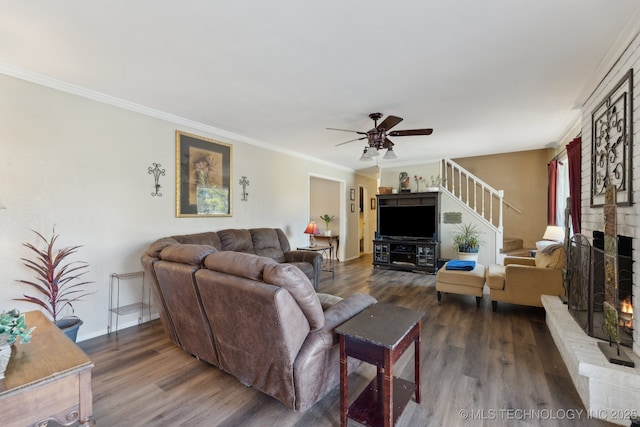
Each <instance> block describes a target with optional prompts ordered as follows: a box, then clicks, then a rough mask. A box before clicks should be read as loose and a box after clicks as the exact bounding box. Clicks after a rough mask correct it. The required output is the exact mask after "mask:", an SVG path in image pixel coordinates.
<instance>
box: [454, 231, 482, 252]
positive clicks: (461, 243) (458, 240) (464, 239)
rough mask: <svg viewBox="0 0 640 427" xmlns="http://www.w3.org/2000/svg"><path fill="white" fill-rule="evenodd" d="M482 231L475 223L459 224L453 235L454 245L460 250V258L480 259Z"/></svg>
mask: <svg viewBox="0 0 640 427" xmlns="http://www.w3.org/2000/svg"><path fill="white" fill-rule="evenodd" d="M480 234H481V231H480V230H479V229H478V227H477V226H476V225H475V224H458V230H457V231H456V233H454V235H453V246H454V249H455V250H456V251H457V252H458V259H462V260H474V261H477V260H478V250H479V249H480Z"/></svg>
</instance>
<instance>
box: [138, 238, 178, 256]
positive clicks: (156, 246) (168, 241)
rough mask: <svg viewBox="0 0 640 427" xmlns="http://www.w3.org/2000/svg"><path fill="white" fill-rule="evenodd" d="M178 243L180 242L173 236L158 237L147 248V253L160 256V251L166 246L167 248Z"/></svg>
mask: <svg viewBox="0 0 640 427" xmlns="http://www.w3.org/2000/svg"><path fill="white" fill-rule="evenodd" d="M177 243H180V242H178V241H177V240H176V239H174V238H173V237H163V238H162V239H158V240H156V241H155V242H153V243H152V244H150V245H149V247H148V248H147V250H146V254H147V255H149V256H150V257H151V258H158V257H159V256H160V252H162V250H163V249H164V248H166V247H167V246H171V245H175V244H177Z"/></svg>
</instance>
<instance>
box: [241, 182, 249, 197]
mask: <svg viewBox="0 0 640 427" xmlns="http://www.w3.org/2000/svg"><path fill="white" fill-rule="evenodd" d="M240 185H242V197H241V198H240V200H242V201H243V202H246V201H247V200H249V193H247V186H248V185H249V180H248V179H247V177H246V176H243V177H242V179H241V180H240Z"/></svg>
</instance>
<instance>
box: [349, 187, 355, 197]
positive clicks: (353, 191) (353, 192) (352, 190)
mask: <svg viewBox="0 0 640 427" xmlns="http://www.w3.org/2000/svg"><path fill="white" fill-rule="evenodd" d="M355 199H356V189H355V188H352V189H351V190H349V200H355Z"/></svg>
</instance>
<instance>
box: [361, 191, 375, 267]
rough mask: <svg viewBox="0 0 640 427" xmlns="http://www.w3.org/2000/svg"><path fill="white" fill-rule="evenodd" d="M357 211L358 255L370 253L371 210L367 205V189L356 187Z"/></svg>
mask: <svg viewBox="0 0 640 427" xmlns="http://www.w3.org/2000/svg"><path fill="white" fill-rule="evenodd" d="M358 195H359V209H358V244H359V248H360V255H362V254H368V253H371V245H372V241H371V238H370V237H371V226H370V223H371V208H372V207H373V206H370V205H369V192H368V189H367V187H365V186H363V185H359V186H358Z"/></svg>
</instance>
